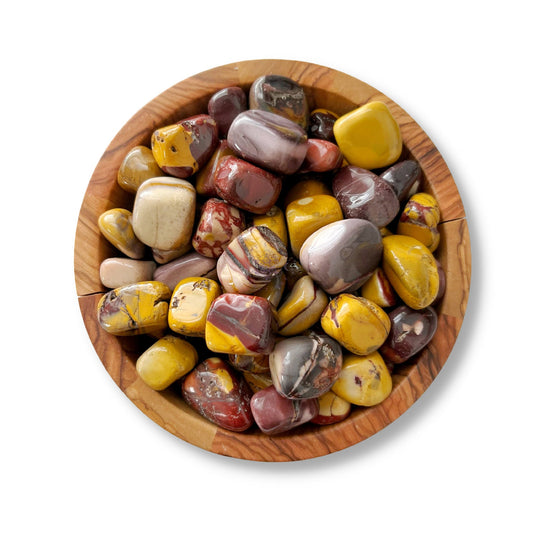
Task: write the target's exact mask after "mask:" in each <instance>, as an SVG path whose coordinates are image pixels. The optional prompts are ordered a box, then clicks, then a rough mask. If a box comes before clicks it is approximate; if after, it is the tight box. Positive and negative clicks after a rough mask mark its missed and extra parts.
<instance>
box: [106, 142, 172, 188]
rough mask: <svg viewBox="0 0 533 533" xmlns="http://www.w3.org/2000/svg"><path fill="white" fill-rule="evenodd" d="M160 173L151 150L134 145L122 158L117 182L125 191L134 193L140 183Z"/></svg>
mask: <svg viewBox="0 0 533 533" xmlns="http://www.w3.org/2000/svg"><path fill="white" fill-rule="evenodd" d="M162 174H163V172H162V171H161V169H160V168H159V165H158V164H157V162H156V160H155V158H154V155H153V154H152V150H150V148H148V147H147V146H134V147H133V148H132V149H131V150H130V151H129V152H128V153H127V154H126V157H124V159H123V160H122V163H121V165H120V168H119V169H118V174H117V183H118V184H119V185H120V187H122V188H123V189H124V190H125V191H128V192H131V193H133V194H135V193H136V192H137V189H138V188H139V187H140V185H141V183H143V182H145V181H146V180H148V179H150V178H157V177H159V176H161V175H162Z"/></svg>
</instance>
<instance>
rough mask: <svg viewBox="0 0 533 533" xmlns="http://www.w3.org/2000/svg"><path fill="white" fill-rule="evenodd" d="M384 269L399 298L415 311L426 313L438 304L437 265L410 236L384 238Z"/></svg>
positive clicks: (424, 248)
mask: <svg viewBox="0 0 533 533" xmlns="http://www.w3.org/2000/svg"><path fill="white" fill-rule="evenodd" d="M382 267H383V270H384V272H385V275H386V276H387V279H388V280H389V281H390V283H391V285H392V287H393V288H394V290H395V291H396V292H397V294H398V296H399V297H400V298H401V299H402V300H403V301H404V303H405V304H406V305H408V306H409V307H411V308H412V309H423V308H424V307H427V306H428V305H430V304H431V303H432V302H433V300H435V298H436V296H437V293H438V291H439V273H438V269H437V262H436V261H435V258H434V257H433V254H432V253H431V252H430V251H429V249H428V248H427V246H424V245H423V244H422V243H421V242H420V241H419V240H417V239H415V238H413V237H409V236H407V235H389V236H387V237H384V238H383V262H382Z"/></svg>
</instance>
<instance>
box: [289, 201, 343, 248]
mask: <svg viewBox="0 0 533 533" xmlns="http://www.w3.org/2000/svg"><path fill="white" fill-rule="evenodd" d="M286 219H287V229H288V230H289V240H290V243H291V249H292V253H293V254H294V255H295V257H299V254H300V249H301V247H302V245H303V243H304V242H305V240H306V239H307V237H309V236H310V235H311V234H312V233H314V232H315V231H316V230H318V229H320V228H322V227H323V226H326V225H328V224H331V223H332V222H337V221H338V220H342V219H343V214H342V209H341V206H340V204H339V202H338V201H337V199H336V198H335V197H333V196H329V195H326V194H317V195H315V196H307V197H306V198H301V199H300V200H295V201H294V202H291V203H290V204H289V205H288V206H287V210H286Z"/></svg>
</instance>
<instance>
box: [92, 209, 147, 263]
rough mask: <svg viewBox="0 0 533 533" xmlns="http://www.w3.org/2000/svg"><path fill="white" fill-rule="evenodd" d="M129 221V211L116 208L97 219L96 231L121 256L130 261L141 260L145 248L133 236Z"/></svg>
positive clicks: (130, 217) (130, 218)
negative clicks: (123, 255) (120, 253)
mask: <svg viewBox="0 0 533 533" xmlns="http://www.w3.org/2000/svg"><path fill="white" fill-rule="evenodd" d="M131 220H132V216H131V211H128V210H127V209H122V208H120V207H116V208H114V209H109V210H107V211H105V212H103V213H102V214H101V215H100V216H99V217H98V229H99V230H100V233H101V234H102V235H103V236H104V237H105V238H106V239H107V240H108V241H109V242H110V243H111V244H112V245H113V246H114V247H115V248H117V249H118V250H120V251H121V252H122V253H123V254H125V255H127V256H128V257H130V258H131V259H141V258H142V257H143V255H144V250H145V246H144V243H142V242H141V241H140V240H139V239H138V238H137V236H136V235H135V232H134V231H133V225H132V222H131Z"/></svg>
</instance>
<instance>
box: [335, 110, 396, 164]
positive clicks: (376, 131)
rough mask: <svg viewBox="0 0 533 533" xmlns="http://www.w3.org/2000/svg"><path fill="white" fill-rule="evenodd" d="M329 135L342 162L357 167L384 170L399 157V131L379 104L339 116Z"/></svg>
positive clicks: (388, 113) (392, 119) (389, 115)
mask: <svg viewBox="0 0 533 533" xmlns="http://www.w3.org/2000/svg"><path fill="white" fill-rule="evenodd" d="M333 132H334V134H335V140H336V142H337V144H338V145H339V148H340V149H341V152H342V153H343V155H344V157H345V159H346V160H347V161H348V162H349V163H350V164H351V165H355V166H357V167H361V168H366V169H376V168H381V167H385V166H387V165H391V164H392V163H394V162H395V161H396V160H397V159H398V158H399V157H400V155H401V153H402V137H401V134H400V128H399V126H398V123H397V122H396V120H395V118H394V117H393V116H392V113H391V112H390V110H389V108H388V107H387V105H386V104H385V103H383V102H370V103H368V104H365V105H363V106H361V107H359V108H357V109H355V110H353V111H350V112H349V113H346V114H345V115H342V116H341V117H340V118H339V119H338V120H337V121H336V122H335V124H334V126H333Z"/></svg>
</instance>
